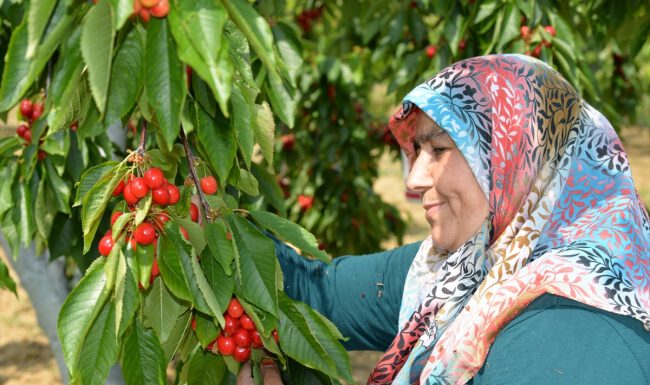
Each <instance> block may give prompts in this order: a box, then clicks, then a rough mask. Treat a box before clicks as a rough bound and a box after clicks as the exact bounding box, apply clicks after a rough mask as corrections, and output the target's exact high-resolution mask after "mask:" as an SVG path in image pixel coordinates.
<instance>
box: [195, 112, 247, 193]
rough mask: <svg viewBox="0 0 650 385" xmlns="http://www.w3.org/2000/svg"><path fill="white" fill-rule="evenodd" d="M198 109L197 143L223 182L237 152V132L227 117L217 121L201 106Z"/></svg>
mask: <svg viewBox="0 0 650 385" xmlns="http://www.w3.org/2000/svg"><path fill="white" fill-rule="evenodd" d="M196 111H197V128H198V130H197V136H198V139H199V140H198V143H197V144H198V145H199V146H200V148H201V150H202V153H203V154H205V158H207V160H208V161H209V163H210V165H211V166H212V168H214V170H215V171H216V172H217V176H218V177H219V181H220V182H221V183H223V181H225V180H226V179H227V178H228V174H229V173H230V169H231V168H232V166H233V163H234V160H235V155H236V153H237V141H236V140H235V133H234V131H233V129H232V127H231V125H230V124H229V123H228V122H227V121H226V120H225V119H219V120H218V121H215V120H214V119H212V118H211V117H210V115H208V113H207V112H205V111H204V110H203V108H200V107H197V109H196Z"/></svg>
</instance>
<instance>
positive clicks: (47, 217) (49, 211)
mask: <svg viewBox="0 0 650 385" xmlns="http://www.w3.org/2000/svg"><path fill="white" fill-rule="evenodd" d="M46 195H48V197H50V198H51V195H52V193H51V190H49V189H48V190H46V189H45V179H41V180H40V181H39V182H38V189H37V190H36V200H35V202H34V220H35V222H36V230H37V231H38V234H39V235H40V236H41V237H42V238H43V239H46V240H47V239H48V237H49V235H50V229H51V228H52V222H53V221H54V215H55V214H56V208H55V207H54V206H52V205H48V204H47V203H46V202H47V201H50V200H49V199H47V198H46Z"/></svg>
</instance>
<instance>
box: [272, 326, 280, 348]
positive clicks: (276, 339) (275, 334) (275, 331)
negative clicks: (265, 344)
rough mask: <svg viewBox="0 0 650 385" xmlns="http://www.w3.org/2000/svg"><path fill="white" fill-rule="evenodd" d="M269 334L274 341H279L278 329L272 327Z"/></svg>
mask: <svg viewBox="0 0 650 385" xmlns="http://www.w3.org/2000/svg"><path fill="white" fill-rule="evenodd" d="M271 336H273V339H274V340H275V343H276V344H278V343H280V336H279V335H278V331H277V330H275V329H273V331H272V332H271Z"/></svg>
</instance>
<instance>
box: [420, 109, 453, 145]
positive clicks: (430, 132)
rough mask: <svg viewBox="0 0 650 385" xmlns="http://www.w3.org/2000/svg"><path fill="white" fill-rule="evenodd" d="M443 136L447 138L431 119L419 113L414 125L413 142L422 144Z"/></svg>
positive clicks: (445, 133) (444, 132)
mask: <svg viewBox="0 0 650 385" xmlns="http://www.w3.org/2000/svg"><path fill="white" fill-rule="evenodd" d="M445 136H446V137H449V135H448V134H447V132H446V131H445V130H443V129H442V128H441V127H440V126H439V125H438V124H437V123H436V122H435V121H434V120H433V119H431V118H430V117H429V116H427V114H426V113H424V112H422V111H420V113H419V114H418V116H417V121H416V124H415V138H414V140H415V142H417V143H423V142H426V141H428V140H431V139H433V138H438V137H445Z"/></svg>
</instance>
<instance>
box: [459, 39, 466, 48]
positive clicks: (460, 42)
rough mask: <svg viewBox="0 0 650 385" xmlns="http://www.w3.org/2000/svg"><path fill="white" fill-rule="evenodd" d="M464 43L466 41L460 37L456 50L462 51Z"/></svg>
mask: <svg viewBox="0 0 650 385" xmlns="http://www.w3.org/2000/svg"><path fill="white" fill-rule="evenodd" d="M466 45H467V43H466V42H465V39H460V41H459V42H458V50H459V51H464V50H465V46H466Z"/></svg>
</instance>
